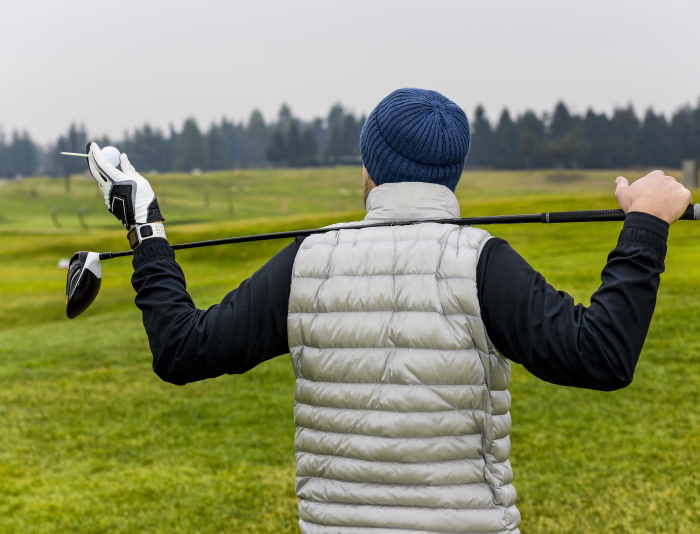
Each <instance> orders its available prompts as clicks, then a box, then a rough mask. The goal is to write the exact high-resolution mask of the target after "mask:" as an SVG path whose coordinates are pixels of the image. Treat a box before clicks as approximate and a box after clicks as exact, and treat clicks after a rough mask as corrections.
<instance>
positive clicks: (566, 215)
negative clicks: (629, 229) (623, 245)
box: [543, 209, 625, 223]
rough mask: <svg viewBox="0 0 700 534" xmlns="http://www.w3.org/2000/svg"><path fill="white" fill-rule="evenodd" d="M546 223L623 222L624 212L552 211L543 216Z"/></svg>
mask: <svg viewBox="0 0 700 534" xmlns="http://www.w3.org/2000/svg"><path fill="white" fill-rule="evenodd" d="M543 215H544V217H545V219H544V221H543V222H547V223H562V222H596V221H624V220H625V212H624V211H622V210H620V209H618V210H584V211H553V212H550V213H544V214H543Z"/></svg>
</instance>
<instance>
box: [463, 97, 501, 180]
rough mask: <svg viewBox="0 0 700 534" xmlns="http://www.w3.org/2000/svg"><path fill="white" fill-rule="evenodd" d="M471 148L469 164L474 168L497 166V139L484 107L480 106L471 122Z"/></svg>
mask: <svg viewBox="0 0 700 534" xmlns="http://www.w3.org/2000/svg"><path fill="white" fill-rule="evenodd" d="M470 130H471V146H470V148H469V160H468V161H469V162H470V164H471V165H472V166H474V167H487V166H492V165H494V164H495V153H494V152H495V139H494V133H493V129H492V128H491V123H490V122H489V119H488V117H487V116H486V111H485V110H484V106H482V105H481V104H479V105H478V106H477V107H476V109H475V110H474V120H473V121H472V122H471V128H470Z"/></svg>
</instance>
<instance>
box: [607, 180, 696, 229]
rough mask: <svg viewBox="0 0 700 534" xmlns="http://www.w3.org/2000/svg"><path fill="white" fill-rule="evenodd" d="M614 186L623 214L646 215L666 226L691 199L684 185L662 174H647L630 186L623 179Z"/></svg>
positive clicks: (680, 213)
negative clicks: (637, 213) (652, 216)
mask: <svg viewBox="0 0 700 534" xmlns="http://www.w3.org/2000/svg"><path fill="white" fill-rule="evenodd" d="M615 183H616V184H617V189H616V190H615V197H616V198H617V201H618V203H619V204H620V207H621V208H622V209H623V210H624V212H625V213H629V212H631V211H640V212H642V213H649V214H650V215H654V216H656V217H658V218H659V219H663V220H664V221H666V222H667V223H668V224H671V223H673V222H674V221H676V220H677V219H678V217H680V216H681V215H683V212H684V211H685V210H686V208H687V207H688V204H690V201H691V198H692V195H691V193H690V191H688V189H686V188H685V186H683V184H681V183H680V182H678V180H676V179H675V178H674V177H673V176H668V175H666V174H664V172H663V171H653V172H650V173H649V174H647V175H646V176H643V177H642V178H640V179H639V180H636V181H635V182H633V183H632V185H630V183H629V182H628V181H627V178H625V177H624V176H618V177H617V178H616V179H615Z"/></svg>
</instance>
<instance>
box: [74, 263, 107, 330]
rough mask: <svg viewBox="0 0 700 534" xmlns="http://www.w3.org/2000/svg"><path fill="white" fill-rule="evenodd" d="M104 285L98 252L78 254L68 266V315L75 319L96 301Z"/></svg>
mask: <svg viewBox="0 0 700 534" xmlns="http://www.w3.org/2000/svg"><path fill="white" fill-rule="evenodd" d="M101 284H102V266H101V264H100V255H99V254H98V253H97V252H84V251H83V252H76V253H75V254H73V257H72V258H71V259H70V264H69V265H68V278H67V280H66V315H67V316H68V318H69V319H73V318H75V317H77V316H78V315H80V314H81V313H83V312H84V311H85V310H86V309H87V308H88V307H89V306H90V304H92V301H93V300H95V297H97V294H98V293H99V292H100V285H101Z"/></svg>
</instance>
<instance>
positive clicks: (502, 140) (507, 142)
mask: <svg viewBox="0 0 700 534" xmlns="http://www.w3.org/2000/svg"><path fill="white" fill-rule="evenodd" d="M494 141H495V142H494V149H495V152H496V154H497V156H496V157H497V159H496V160H495V162H494V166H495V167H497V168H501V169H515V168H517V167H518V161H517V154H518V146H517V145H518V131H517V128H516V125H515V123H514V122H513V119H512V118H511V117H510V112H509V111H508V108H504V109H503V111H502V112H501V116H500V117H499V119H498V125H497V126H496V132H495V135H494Z"/></svg>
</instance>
